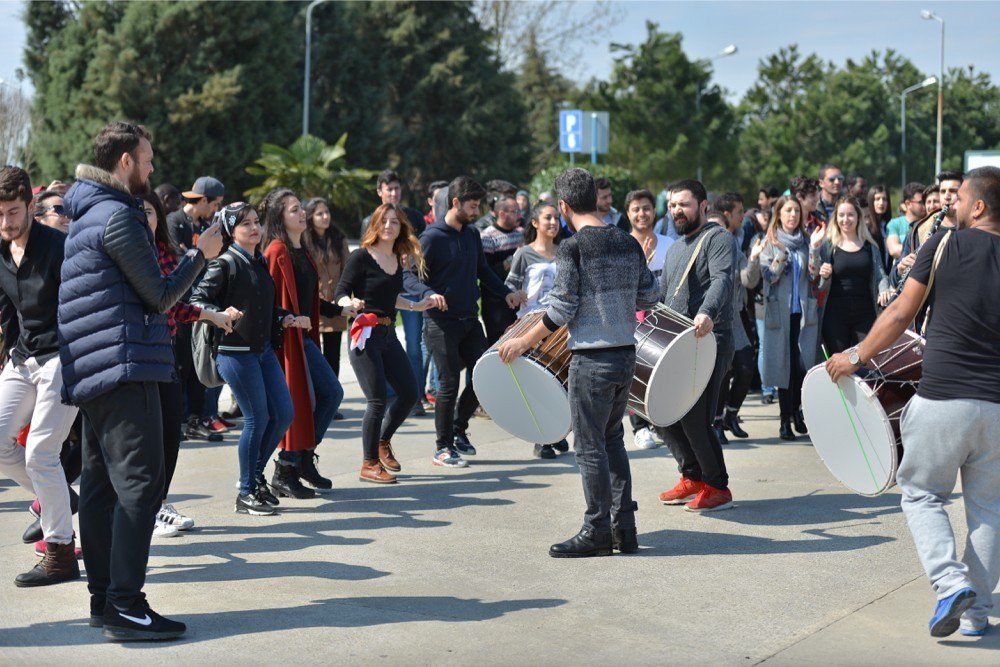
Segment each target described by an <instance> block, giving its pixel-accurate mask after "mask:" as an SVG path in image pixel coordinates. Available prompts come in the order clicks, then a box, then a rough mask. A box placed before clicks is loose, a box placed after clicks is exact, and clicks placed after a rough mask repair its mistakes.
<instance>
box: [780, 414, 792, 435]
mask: <svg viewBox="0 0 1000 667" xmlns="http://www.w3.org/2000/svg"><path fill="white" fill-rule="evenodd" d="M778 437H779V438H781V439H782V440H795V434H794V433H792V420H791V419H788V418H787V417H782V418H781V428H780V429H779V430H778Z"/></svg>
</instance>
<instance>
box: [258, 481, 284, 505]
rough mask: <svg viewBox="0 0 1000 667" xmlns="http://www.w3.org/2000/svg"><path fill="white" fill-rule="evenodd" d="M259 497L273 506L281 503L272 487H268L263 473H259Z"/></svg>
mask: <svg viewBox="0 0 1000 667" xmlns="http://www.w3.org/2000/svg"><path fill="white" fill-rule="evenodd" d="M256 492H257V497H258V498H260V499H261V500H262V501H264V502H265V503H267V504H268V505H270V506H271V507H277V506H278V505H280V504H281V502H280V501H279V500H278V497H277V496H275V495H274V494H273V493H271V489H269V488H267V481H266V480H265V479H264V476H263V475H257V488H256Z"/></svg>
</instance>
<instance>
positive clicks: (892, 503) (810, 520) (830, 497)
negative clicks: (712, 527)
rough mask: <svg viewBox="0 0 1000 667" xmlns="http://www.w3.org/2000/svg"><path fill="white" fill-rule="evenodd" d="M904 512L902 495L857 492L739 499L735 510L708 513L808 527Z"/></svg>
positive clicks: (749, 523)
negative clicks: (860, 493) (765, 498)
mask: <svg viewBox="0 0 1000 667" xmlns="http://www.w3.org/2000/svg"><path fill="white" fill-rule="evenodd" d="M900 512H902V509H901V508H900V506H899V495H898V494H895V493H889V494H885V495H881V496H876V497H874V498H868V497H866V496H859V495H856V494H853V493H816V494H808V495H805V496H799V497H796V498H775V499H768V500H740V499H739V498H737V499H736V507H734V508H733V509H731V510H726V511H723V512H708V513H706V514H705V515H704V516H705V518H706V519H715V520H718V521H728V522H732V523H740V524H743V525H747V526H806V525H816V524H825V523H840V522H843V521H856V520H858V519H874V518H876V517H881V516H885V515H889V514H899V513H900Z"/></svg>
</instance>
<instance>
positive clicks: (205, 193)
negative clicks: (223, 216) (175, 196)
mask: <svg viewBox="0 0 1000 667" xmlns="http://www.w3.org/2000/svg"><path fill="white" fill-rule="evenodd" d="M181 196H182V197H184V198H185V199H201V198H202V197H208V198H209V199H215V198H216V197H225V196H226V186H224V185H223V184H222V181H220V180H219V179H217V178H212V177H211V176H199V177H198V180H196V181H195V182H194V185H192V186H191V189H190V190H188V191H187V192H182V193H181Z"/></svg>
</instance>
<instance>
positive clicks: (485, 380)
mask: <svg viewBox="0 0 1000 667" xmlns="http://www.w3.org/2000/svg"><path fill="white" fill-rule="evenodd" d="M544 314H545V311H543V310H538V311H535V312H533V313H528V314H527V315H525V316H524V317H522V318H521V319H519V320H518V321H517V322H515V323H514V324H512V325H511V326H510V328H509V329H507V331H505V332H504V334H503V336H501V337H500V340H498V341H497V342H496V344H495V345H494V346H493V347H491V348H490V349H489V350H487V351H486V352H485V353H484V354H483V356H482V357H480V359H479V361H478V362H477V363H476V367H475V368H474V369H473V371H472V381H473V384H474V385H475V387H476V396H477V397H478V398H479V402H480V404H481V405H482V406H483V409H484V410H486V412H487V414H489V416H490V417H491V418H492V419H493V421H494V422H496V424H497V426H499V427H500V428H502V429H503V430H505V431H507V432H508V433H510V434H511V435H513V436H514V437H516V438H520V439H522V440H526V441H528V442H534V443H538V444H543V445H545V444H550V443H553V442H559V441H560V440H562V439H563V438H565V437H566V434H567V433H569V431H570V426H571V418H570V412H569V394H568V393H567V390H566V385H567V383H568V381H569V362H570V358H571V356H572V354H571V352H570V351H569V349H568V348H567V347H566V339H567V337H568V335H569V334H568V331H567V329H566V327H560V328H559V329H557V330H556V331H554V332H553V333H551V334H550V335H549V336H548V337H547V338H546V339H545V340H543V341H542V342H541V343H539V345H538V346H537V347H535V348H534V349H532V350H528V352H526V353H525V354H524V355H523V356H521V357H519V358H518V359H515V360H514V362H513V363H511V364H505V363H504V362H502V361H501V360H500V352H499V349H500V344H501V343H503V342H504V341H507V340H510V339H511V338H516V337H518V336H521V335H523V334H525V333H527V332H528V331H529V330H530V329H531V328H532V327H534V326H535V324H537V323H538V322H539V321H541V319H542V316H543V315H544Z"/></svg>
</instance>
